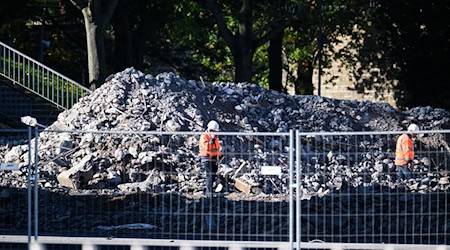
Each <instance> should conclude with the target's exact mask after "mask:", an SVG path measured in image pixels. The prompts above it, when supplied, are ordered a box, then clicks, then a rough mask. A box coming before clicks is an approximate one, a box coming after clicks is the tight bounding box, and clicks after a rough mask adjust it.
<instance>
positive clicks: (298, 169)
mask: <svg viewBox="0 0 450 250" xmlns="http://www.w3.org/2000/svg"><path fill="white" fill-rule="evenodd" d="M300 143H301V138H300V135H299V131H298V129H297V130H295V155H296V157H295V160H296V164H295V171H296V179H295V182H296V190H295V191H296V200H295V201H296V207H297V210H296V215H297V220H296V230H297V233H296V236H297V238H296V241H297V249H301V245H300V244H301V241H302V237H301V234H302V224H301V221H302V220H301V217H302V208H301V202H300V200H301V198H302V197H301V193H302V190H301V188H300V187H301V154H300V153H301V145H300Z"/></svg>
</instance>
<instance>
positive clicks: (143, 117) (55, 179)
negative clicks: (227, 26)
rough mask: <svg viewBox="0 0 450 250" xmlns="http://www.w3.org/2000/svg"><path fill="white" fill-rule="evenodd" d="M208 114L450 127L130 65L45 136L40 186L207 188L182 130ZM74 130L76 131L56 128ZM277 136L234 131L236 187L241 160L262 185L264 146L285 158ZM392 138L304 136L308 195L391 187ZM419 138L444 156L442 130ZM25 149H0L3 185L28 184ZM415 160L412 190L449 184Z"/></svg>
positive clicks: (344, 125) (234, 125) (240, 126)
mask: <svg viewBox="0 0 450 250" xmlns="http://www.w3.org/2000/svg"><path fill="white" fill-rule="evenodd" d="M212 119H214V120H217V121H218V122H219V123H220V124H221V129H222V130H223V131H229V132H288V131H289V130H290V129H298V130H299V131H302V132H319V131H329V132H333V131H339V132H351V131H393V130H404V128H405V127H406V126H407V125H408V124H409V123H411V122H412V121H414V122H416V123H417V124H419V126H420V127H421V129H422V130H432V129H433V130H436V129H447V128H450V114H449V113H448V112H446V111H444V110H442V109H435V108H431V107H417V108H413V109H410V110H408V111H406V112H400V111H398V110H396V109H394V108H393V107H392V106H390V105H389V104H385V103H372V102H369V101H364V102H359V101H348V100H338V99H330V98H324V97H319V96H287V95H285V94H283V93H279V92H275V91H271V90H266V89H264V88H262V87H260V86H258V85H255V84H250V83H237V84H235V83H224V82H220V83H217V82H214V83H204V82H203V81H195V80H184V79H181V78H179V77H178V76H177V75H176V74H174V73H162V74H159V75H157V76H156V77H154V76H152V75H145V74H143V73H142V72H139V71H137V70H135V69H133V68H128V69H126V70H124V71H123V72H119V73H117V74H114V75H111V76H110V77H108V79H106V82H105V84H103V85H102V86H101V87H100V88H98V89H97V90H95V91H94V92H93V93H92V94H91V95H89V96H86V97H83V98H81V99H80V101H79V102H78V103H76V104H75V105H74V106H73V107H72V108H71V109H70V110H66V111H64V112H62V113H61V114H60V115H59V116H58V120H57V121H56V122H55V123H53V124H52V125H51V126H50V127H48V128H47V129H46V130H45V131H43V132H41V133H40V135H39V142H38V144H39V146H38V147H39V166H40V169H39V171H40V180H41V181H40V183H39V184H40V185H41V186H42V187H43V188H47V189H50V190H54V191H60V192H66V191H71V192H87V193H97V194H117V193H133V192H158V191H167V192H180V193H185V194H201V193H202V190H203V184H204V178H203V176H202V174H201V171H200V170H199V169H198V158H197V153H198V149H197V147H198V146H197V142H198V138H199V134H198V133H197V134H195V133H184V134H183V133H182V132H181V131H190V132H192V131H194V132H201V131H203V130H204V128H205V126H206V123H207V122H208V121H209V120H212ZM69 130H70V131H76V132H71V133H68V132H56V131H69ZM95 131H99V132H98V133H97V132H95ZM114 131H116V132H117V131H120V133H113V132H114ZM123 131H130V132H129V133H127V132H123ZM146 131H153V132H149V133H146ZM169 132H173V133H169ZM280 138H283V137H280ZM280 138H272V139H270V138H269V139H268V140H267V141H264V142H262V143H261V142H260V141H258V140H248V141H247V142H246V143H240V144H239V145H235V144H234V142H235V141H236V140H234V139H233V136H223V137H221V139H222V140H224V141H225V142H224V143H223V145H227V146H226V148H225V150H226V151H227V152H238V151H242V152H245V155H254V156H253V157H244V158H237V157H233V158H231V157H230V158H227V159H226V160H224V161H222V162H221V170H220V171H221V174H222V175H224V176H226V177H228V178H227V180H228V181H229V184H230V185H235V184H236V183H241V181H242V178H240V177H242V176H244V174H243V173H240V172H242V171H241V170H242V166H244V165H245V166H246V172H248V173H250V174H247V175H245V176H246V177H247V179H246V180H245V182H246V183H247V184H248V183H254V184H255V186H257V185H258V184H259V185H262V182H264V178H263V177H262V176H261V175H260V174H259V171H260V167H261V166H262V165H272V164H273V162H267V161H266V157H265V156H264V152H261V149H264V148H270V149H271V150H272V151H273V150H275V151H278V152H277V153H278V155H280V158H281V159H280V161H281V162H287V158H288V148H287V147H286V145H287V140H288V139H287V138H286V137H284V139H281V141H280ZM377 138H378V137H377ZM386 138H387V137H381V136H380V137H379V138H378V139H377V140H378V141H377V143H373V141H374V138H371V139H370V141H367V140H366V141H364V140H362V141H358V143H360V144H361V145H363V147H364V148H365V151H364V152H363V153H362V154H363V155H362V157H361V158H359V159H358V160H357V159H356V158H355V157H348V156H345V155H342V154H341V153H340V152H339V151H336V148H333V146H331V148H329V147H328V148H327V151H326V152H319V151H320V149H323V148H325V147H324V145H325V144H329V145H337V144H339V143H346V144H349V142H347V141H346V140H348V138H347V139H345V138H343V137H341V136H326V137H321V136H312V137H305V138H304V143H305V145H306V146H305V147H303V148H302V150H303V151H302V156H303V158H302V164H301V165H302V173H303V174H304V176H302V178H303V180H304V182H303V184H302V190H303V194H304V197H306V198H308V197H310V196H312V195H325V194H326V193H328V192H330V191H332V190H333V189H339V188H340V187H341V186H342V184H343V183H347V184H350V185H353V186H358V185H374V184H378V185H386V186H389V185H392V184H393V179H392V178H391V176H390V175H388V174H384V173H386V171H388V170H390V169H392V167H393V163H392V155H389V154H388V152H389V150H387V147H390V146H392V142H391V141H387V139H386ZM391 139H392V138H391ZM419 143H421V145H424V146H426V147H432V148H435V149H441V148H444V149H445V150H446V151H447V153H448V149H449V147H448V143H447V140H446V138H445V136H442V135H435V136H424V137H423V138H421V139H420V141H419ZM32 145H34V142H33V143H32ZM380 145H384V146H380ZM358 147H360V145H353V146H349V148H347V150H353V151H351V152H360V151H359V150H358ZM33 150H34V149H33V148H32V151H33ZM28 151H29V149H28V145H19V146H15V147H12V148H11V149H10V150H8V151H3V152H1V153H0V160H1V161H2V162H18V163H19V166H20V169H19V170H18V171H13V172H9V171H6V172H0V186H15V187H24V186H25V185H26V180H27V179H26V174H27V164H28V154H27V152H28ZM318 152H319V153H318ZM33 159H34V158H33V157H32V161H33ZM356 161H357V162H356ZM443 165H445V166H447V165H448V164H443ZM415 166H416V171H417V172H420V173H422V175H418V176H420V179H417V180H416V181H415V182H410V183H404V185H407V187H408V188H409V189H411V190H413V191H423V192H425V191H430V190H447V189H448V188H449V179H448V178H449V177H448V176H447V169H442V168H441V169H438V166H432V164H430V159H429V158H423V159H418V160H416V162H415ZM431 168H434V169H433V171H431ZM286 171H287V170H286V169H284V170H283V174H282V175H283V176H282V178H277V179H276V180H274V181H271V184H270V185H272V191H273V192H275V191H274V190H276V192H277V193H279V194H280V195H283V194H286V186H287V185H286V182H287V180H286V178H287V172H286ZM230 177H232V178H231V179H230ZM244 186H245V185H244ZM248 186H253V184H252V185H247V187H243V188H238V191H245V192H247V193H251V192H260V191H261V190H260V189H258V190H257V191H255V190H252V189H251V188H248ZM233 187H234V186H233ZM272 191H271V192H272Z"/></svg>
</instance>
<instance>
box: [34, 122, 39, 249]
mask: <svg viewBox="0 0 450 250" xmlns="http://www.w3.org/2000/svg"><path fill="white" fill-rule="evenodd" d="M38 141H39V128H38V126H36V127H34V240H35V241H37V240H38V221H39V219H38V189H39V187H38V178H39V176H38V174H39V170H38V161H39V155H38V149H39V148H38Z"/></svg>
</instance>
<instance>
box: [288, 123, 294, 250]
mask: <svg viewBox="0 0 450 250" xmlns="http://www.w3.org/2000/svg"><path fill="white" fill-rule="evenodd" d="M293 163H294V130H292V129H291V130H289V188H288V190H289V245H290V249H294V224H295V223H294V194H293V190H294V186H293V179H294V171H293V170H292V168H293V166H294V164H293Z"/></svg>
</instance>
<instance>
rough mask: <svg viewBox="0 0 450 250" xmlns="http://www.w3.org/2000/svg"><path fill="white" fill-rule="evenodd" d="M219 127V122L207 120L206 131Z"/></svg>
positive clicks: (217, 129)
mask: <svg viewBox="0 0 450 250" xmlns="http://www.w3.org/2000/svg"><path fill="white" fill-rule="evenodd" d="M219 129H220V127H219V123H217V122H216V121H214V120H212V121H210V122H208V131H219Z"/></svg>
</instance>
